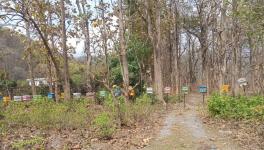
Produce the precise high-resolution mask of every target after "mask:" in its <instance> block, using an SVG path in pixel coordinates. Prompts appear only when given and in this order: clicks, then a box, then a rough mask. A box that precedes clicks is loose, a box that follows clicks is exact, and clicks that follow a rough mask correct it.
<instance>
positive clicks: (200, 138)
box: [0, 94, 264, 150]
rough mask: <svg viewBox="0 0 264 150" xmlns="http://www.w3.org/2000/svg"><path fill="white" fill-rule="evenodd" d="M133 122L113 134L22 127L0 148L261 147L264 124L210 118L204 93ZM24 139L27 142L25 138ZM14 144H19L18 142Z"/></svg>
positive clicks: (152, 149) (184, 149)
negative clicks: (103, 135)
mask: <svg viewBox="0 0 264 150" xmlns="http://www.w3.org/2000/svg"><path fill="white" fill-rule="evenodd" d="M149 119H150V120H151V121H146V122H145V121H144V120H143V121H142V122H140V123H138V124H135V125H134V126H130V127H122V128H120V129H117V131H116V132H115V134H114V136H113V138H112V139H108V140H102V139H98V138H95V137H92V136H91V135H93V134H94V133H93V131H91V130H89V129H78V128H77V129H71V130H69V129H65V130H63V129H62V130H39V129H36V128H33V127H32V128H28V127H20V128H19V129H17V128H16V129H14V130H11V131H10V132H9V133H8V134H6V135H5V136H4V137H0V149H10V148H11V147H10V144H12V143H14V142H15V141H21V140H23V141H24V142H22V143H21V142H20V143H19V144H20V145H22V146H23V144H29V145H32V143H40V144H35V146H34V147H30V148H29V149H41V148H40V147H39V145H45V146H44V149H56V150H57V149H59V150H60V149H84V150H86V149H88V150H123V149H131V150H136V149H143V150H216V149H217V150H240V149H241V150H242V149H243V150H244V149H247V150H261V149H263V147H262V146H261V145H262V144H263V143H264V140H263V138H261V137H262V136H259V135H260V134H262V135H264V128H263V129H262V128H259V131H260V132H259V133H258V134H259V135H256V134H255V133H257V132H256V131H257V130H258V129H257V128H258V127H263V126H261V125H259V124H258V125H257V124H255V125H254V126H253V124H252V123H248V122H246V123H245V122H241V121H234V122H232V121H225V120H220V121H219V120H216V119H214V118H211V117H209V115H208V112H207V106H206V104H203V103H202V96H201V95H199V94H189V95H188V96H187V97H186V107H185V108H184V107H183V103H176V104H175V105H174V104H173V105H170V107H169V108H168V109H167V110H164V109H161V108H160V109H159V111H156V112H155V113H154V114H152V116H150V117H149ZM25 141H26V142H25ZM261 142H262V144H261ZM19 144H18V146H19Z"/></svg>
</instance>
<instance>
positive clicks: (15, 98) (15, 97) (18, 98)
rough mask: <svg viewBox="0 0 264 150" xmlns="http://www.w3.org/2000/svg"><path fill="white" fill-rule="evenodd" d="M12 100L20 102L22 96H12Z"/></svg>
mask: <svg viewBox="0 0 264 150" xmlns="http://www.w3.org/2000/svg"><path fill="white" fill-rule="evenodd" d="M14 101H15V102H20V101H22V96H14Z"/></svg>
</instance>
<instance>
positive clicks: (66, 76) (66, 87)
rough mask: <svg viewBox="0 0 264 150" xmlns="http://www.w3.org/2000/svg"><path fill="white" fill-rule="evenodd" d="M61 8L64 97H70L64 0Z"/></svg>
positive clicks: (61, 0)
mask: <svg viewBox="0 0 264 150" xmlns="http://www.w3.org/2000/svg"><path fill="white" fill-rule="evenodd" d="M60 8H61V29H62V38H61V40H62V51H63V60H64V64H63V69H64V99H65V100H70V99H71V87H70V74H69V63H68V50H67V44H66V42H67V37H66V25H65V6H64V0H60Z"/></svg>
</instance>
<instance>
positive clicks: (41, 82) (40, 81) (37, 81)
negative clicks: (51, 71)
mask: <svg viewBox="0 0 264 150" xmlns="http://www.w3.org/2000/svg"><path fill="white" fill-rule="evenodd" d="M34 80H35V85H36V86H41V85H49V83H48V81H47V79H46V78H35V79H34ZM27 82H28V84H29V85H30V86H31V85H32V81H31V79H27Z"/></svg>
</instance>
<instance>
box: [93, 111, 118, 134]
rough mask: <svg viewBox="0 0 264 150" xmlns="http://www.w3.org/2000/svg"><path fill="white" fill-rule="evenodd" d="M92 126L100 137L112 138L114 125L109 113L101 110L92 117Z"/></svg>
mask: <svg viewBox="0 0 264 150" xmlns="http://www.w3.org/2000/svg"><path fill="white" fill-rule="evenodd" d="M94 126H95V128H97V129H98V133H99V136H100V138H103V139H110V138H112V136H113V134H114V131H115V127H114V121H113V118H112V117H111V115H110V114H109V113H106V112H103V113H101V114H99V115H98V116H97V117H96V118H95V119H94Z"/></svg>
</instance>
